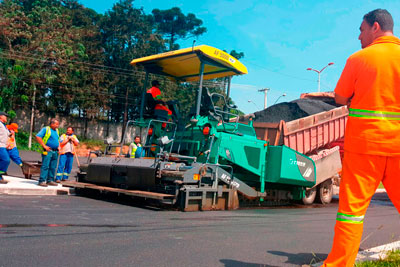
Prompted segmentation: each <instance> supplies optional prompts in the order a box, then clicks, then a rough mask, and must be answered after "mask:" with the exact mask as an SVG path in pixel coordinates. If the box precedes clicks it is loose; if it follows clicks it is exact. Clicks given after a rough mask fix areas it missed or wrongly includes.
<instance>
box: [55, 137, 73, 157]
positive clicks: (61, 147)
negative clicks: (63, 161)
mask: <svg viewBox="0 0 400 267" xmlns="http://www.w3.org/2000/svg"><path fill="white" fill-rule="evenodd" d="M66 137H67V135H66V134H63V135H61V137H60V139H61V140H63V141H64V140H65V138H66ZM72 137H73V138H75V139H76V136H75V135H74V134H73V135H72ZM60 143H61V142H60ZM67 144H68V143H65V144H64V145H60V150H59V152H58V153H59V154H60V155H63V154H65V153H66V152H65V146H66V145H67ZM70 152H71V153H72V155H75V145H74V144H73V143H72V149H71V151H70Z"/></svg>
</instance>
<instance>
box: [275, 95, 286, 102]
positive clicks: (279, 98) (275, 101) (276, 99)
mask: <svg viewBox="0 0 400 267" xmlns="http://www.w3.org/2000/svg"><path fill="white" fill-rule="evenodd" d="M285 96H286V93H283V94H281V95H280V96H279V97H278V98H277V99H276V100H275V103H274V105H275V104H276V103H278V100H279V99H280V98H281V97H285Z"/></svg>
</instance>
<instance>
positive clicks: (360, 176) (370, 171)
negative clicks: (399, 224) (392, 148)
mask: <svg viewBox="0 0 400 267" xmlns="http://www.w3.org/2000/svg"><path fill="white" fill-rule="evenodd" d="M399 175H400V156H396V157H390V156H376V155H366V154H358V153H352V152H348V151H345V153H344V158H343V171H342V179H341V181H340V190H339V209H338V214H337V217H336V225H335V236H334V238H333V245H332V250H331V252H330V253H329V255H328V258H327V259H326V260H325V262H324V265H323V266H327V267H328V266H341V267H342V266H343V267H345V266H346V267H347V266H349V267H350V266H353V265H354V262H355V260H356V257H357V254H358V249H359V247H360V241H361V237H362V232H363V220H364V215H365V213H366V211H367V208H368V206H369V203H370V201H371V198H372V196H373V195H374V193H375V191H376V189H377V187H378V186H379V184H380V182H382V183H383V185H384V186H385V189H386V192H387V194H388V196H389V198H390V200H391V201H392V203H393V204H394V206H395V207H396V209H397V210H398V212H399V213H400V177H399Z"/></svg>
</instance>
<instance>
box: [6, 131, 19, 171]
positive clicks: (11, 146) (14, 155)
mask: <svg viewBox="0 0 400 267" xmlns="http://www.w3.org/2000/svg"><path fill="white" fill-rule="evenodd" d="M6 127H7V129H8V131H9V132H10V137H9V138H8V144H7V147H6V148H7V152H8V155H9V156H10V159H11V160H12V161H14V162H15V164H17V165H18V166H20V167H22V160H21V157H20V156H19V152H18V148H17V142H16V141H15V133H18V124H16V123H11V124H9V125H7V126H6Z"/></svg>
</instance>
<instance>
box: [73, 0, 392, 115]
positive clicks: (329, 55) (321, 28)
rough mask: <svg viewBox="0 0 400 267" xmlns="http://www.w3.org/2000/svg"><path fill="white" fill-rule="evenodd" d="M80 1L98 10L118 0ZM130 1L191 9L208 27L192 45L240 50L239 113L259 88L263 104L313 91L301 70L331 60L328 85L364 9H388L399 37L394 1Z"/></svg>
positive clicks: (325, 87) (258, 101) (353, 42)
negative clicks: (264, 91)
mask: <svg viewBox="0 0 400 267" xmlns="http://www.w3.org/2000/svg"><path fill="white" fill-rule="evenodd" d="M80 2H81V3H82V4H83V5H85V6H87V7H89V8H92V9H94V10H96V11H97V12H98V13H104V12H105V11H107V10H109V9H111V8H112V5H113V3H115V2H117V1H114V0H95V1H94V0H80ZM134 6H135V7H137V8H140V7H143V9H144V10H145V12H146V13H151V11H152V10H153V9H154V8H159V9H169V8H171V7H175V6H177V7H179V8H181V10H182V12H183V13H184V14H187V13H194V14H195V15H196V17H198V18H200V19H201V20H202V21H203V24H204V26H205V27H206V28H207V33H205V34H204V35H202V36H200V37H199V38H198V39H197V40H196V45H200V44H207V45H210V46H214V47H217V48H219V49H224V50H227V51H231V50H233V49H235V50H236V51H240V52H244V54H245V57H244V58H243V59H241V60H240V61H241V62H242V63H243V64H245V65H246V67H247V69H248V71H249V73H248V74H247V75H243V76H239V77H235V78H234V79H233V80H232V83H233V86H232V95H231V96H232V99H233V100H234V101H235V103H236V104H237V105H238V107H239V109H241V110H242V111H244V112H245V113H250V112H255V111H257V110H260V109H261V108H263V105H264V96H263V94H262V93H260V92H258V89H261V88H266V87H267V88H270V91H269V92H268V106H270V105H272V104H274V103H275V102H276V101H277V100H278V101H279V102H283V101H291V100H294V99H297V98H299V96H300V94H301V93H305V92H316V91H317V88H318V83H317V80H318V74H317V73H316V72H314V71H307V70H306V69H307V68H309V67H311V68H314V69H317V70H320V69H322V68H323V67H324V66H326V65H327V64H328V63H329V62H334V65H332V66H329V67H328V68H326V69H325V70H324V71H323V72H322V73H321V91H332V90H333V89H334V87H335V85H336V82H337V80H338V79H339V77H340V73H341V71H342V70H343V67H344V65H345V63H346V59H347V58H348V56H349V55H351V54H352V53H354V52H356V51H357V50H359V49H361V46H360V42H359V40H358V35H359V26H360V24H361V21H362V17H363V15H364V14H365V13H367V12H369V11H371V10H373V9H376V8H385V9H387V10H388V11H389V12H390V13H391V14H392V16H393V19H394V22H395V28H394V34H395V35H396V36H399V34H398V33H399V32H398V29H399V27H398V26H396V25H398V24H399V23H400V1H393V0H385V1H369V0H364V1H361V0H360V1H352V0H348V1H343V0H342V1H339V0H320V1H311V0H301V1H300V0H298V1H296V0H275V1H274V0H270V1H266V0H257V1H245V0H203V1H193V0H181V1H175V0H137V1H135V2H134ZM192 41H193V40H187V41H186V42H181V43H180V44H181V47H182V48H185V47H190V46H191V44H192ZM127 67H128V66H127ZM284 93H285V94H286V96H285V97H280V96H281V95H282V94H284ZM279 97H280V98H279ZM278 98H279V99H278ZM248 100H251V102H248Z"/></svg>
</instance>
